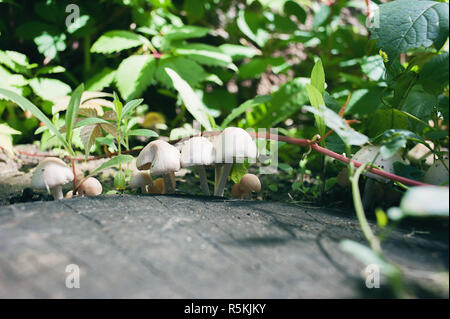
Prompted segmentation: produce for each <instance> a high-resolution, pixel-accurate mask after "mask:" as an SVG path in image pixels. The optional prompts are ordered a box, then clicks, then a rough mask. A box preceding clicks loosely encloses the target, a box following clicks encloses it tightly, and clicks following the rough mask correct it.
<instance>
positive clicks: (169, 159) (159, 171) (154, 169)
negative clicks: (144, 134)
mask: <svg viewBox="0 0 450 319" xmlns="http://www.w3.org/2000/svg"><path fill="white" fill-rule="evenodd" d="M136 167H137V168H138V169H139V170H147V169H150V173H151V174H152V175H155V176H158V175H162V176H163V178H164V189H165V191H166V192H167V193H169V194H170V193H173V192H175V174H174V172H176V171H178V170H179V169H180V152H179V151H178V149H177V148H176V147H175V146H173V145H170V144H169V143H167V142H165V141H163V140H156V141H152V142H150V143H148V144H147V146H145V147H144V148H143V149H142V150H141V152H140V153H139V156H138V158H137V160H136Z"/></svg>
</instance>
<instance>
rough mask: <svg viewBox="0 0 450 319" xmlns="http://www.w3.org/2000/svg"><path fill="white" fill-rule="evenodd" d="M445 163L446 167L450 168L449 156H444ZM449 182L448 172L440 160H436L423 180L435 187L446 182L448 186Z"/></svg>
mask: <svg viewBox="0 0 450 319" xmlns="http://www.w3.org/2000/svg"><path fill="white" fill-rule="evenodd" d="M443 161H444V162H445V165H447V167H449V166H448V164H449V160H448V154H447V155H446V156H444V159H443ZM448 180H449V173H448V170H447V168H446V167H445V166H444V164H442V162H441V161H440V160H436V162H435V163H434V164H433V165H432V166H431V167H430V168H429V169H428V170H427V172H426V173H425V176H424V178H423V181H424V182H425V183H428V184H433V185H441V184H443V183H445V182H447V184H448Z"/></svg>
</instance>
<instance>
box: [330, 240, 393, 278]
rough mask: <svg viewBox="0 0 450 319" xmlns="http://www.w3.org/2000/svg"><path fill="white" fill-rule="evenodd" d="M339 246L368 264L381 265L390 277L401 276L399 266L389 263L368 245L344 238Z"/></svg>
mask: <svg viewBox="0 0 450 319" xmlns="http://www.w3.org/2000/svg"><path fill="white" fill-rule="evenodd" d="M339 247H340V248H341V249H342V250H343V251H344V252H346V253H348V254H350V255H352V256H353V257H355V258H356V259H358V260H359V261H360V262H361V263H363V264H364V265H366V266H368V265H371V264H374V265H378V266H379V267H380V271H381V272H382V273H383V274H384V275H386V276H388V277H390V278H395V277H398V276H399V269H398V268H397V267H395V266H394V265H392V264H389V263H387V262H386V261H385V260H384V259H382V258H381V257H380V256H378V255H377V254H376V253H375V252H374V251H372V250H371V249H370V248H369V247H367V246H364V245H362V244H360V243H358V242H356V241H353V240H349V239H344V240H342V241H341V242H340V243H339Z"/></svg>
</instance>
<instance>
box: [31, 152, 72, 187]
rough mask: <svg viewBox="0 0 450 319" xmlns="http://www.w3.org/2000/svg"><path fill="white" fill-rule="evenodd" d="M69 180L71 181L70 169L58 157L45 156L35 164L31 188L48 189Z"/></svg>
mask: <svg viewBox="0 0 450 319" xmlns="http://www.w3.org/2000/svg"><path fill="white" fill-rule="evenodd" d="M71 181H73V172H72V169H71V168H69V167H67V165H66V163H64V162H63V161H62V160H60V159H59V158H56V157H47V158H45V159H43V160H42V161H41V162H40V163H39V165H38V166H36V169H35V171H34V172H33V176H32V178H31V185H32V187H33V188H45V189H47V191H48V190H49V189H51V188H53V187H56V186H61V185H64V184H67V183H69V182H71Z"/></svg>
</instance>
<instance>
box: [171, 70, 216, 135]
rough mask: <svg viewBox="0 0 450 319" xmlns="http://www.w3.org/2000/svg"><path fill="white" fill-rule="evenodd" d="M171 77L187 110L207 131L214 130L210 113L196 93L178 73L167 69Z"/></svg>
mask: <svg viewBox="0 0 450 319" xmlns="http://www.w3.org/2000/svg"><path fill="white" fill-rule="evenodd" d="M165 70H166V72H167V74H168V75H169V77H170V78H171V79H172V82H173V86H174V87H175V89H176V90H177V91H178V93H179V94H180V96H181V99H182V100H183V102H184V105H185V106H186V109H187V110H188V111H189V113H191V114H192V116H193V117H194V118H195V119H196V120H197V121H198V122H199V123H200V124H201V125H202V126H203V127H204V128H205V129H206V130H207V131H210V130H212V126H211V123H210V120H209V116H208V111H207V110H206V107H205V105H203V103H202V101H201V100H200V98H199V97H198V95H197V94H196V93H195V92H194V90H193V89H192V88H191V87H190V86H189V84H188V83H187V82H186V81H185V80H184V79H182V78H181V77H180V75H178V73H177V72H175V71H174V70H172V69H170V68H166V69H165Z"/></svg>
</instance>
